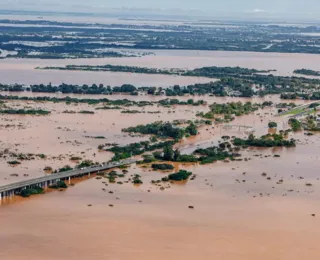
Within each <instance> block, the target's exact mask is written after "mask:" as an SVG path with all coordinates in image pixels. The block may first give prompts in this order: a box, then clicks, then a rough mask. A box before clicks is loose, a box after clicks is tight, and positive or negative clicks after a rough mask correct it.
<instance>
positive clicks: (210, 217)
mask: <svg viewBox="0 0 320 260" xmlns="http://www.w3.org/2000/svg"><path fill="white" fill-rule="evenodd" d="M14 95H16V94H14ZM20 95H29V96H30V95H34V96H37V95H39V94H32V93H24V94H20ZM42 96H43V95H42ZM51 96H53V95H51ZM60 96H61V95H60ZM75 97H79V96H75ZM94 97H96V98H98V97H99V96H94ZM124 97H127V96H111V97H110V98H112V99H118V98H124ZM108 98H109V97H108ZM128 98H130V99H136V100H156V99H158V98H161V97H157V98H150V97H147V96H142V97H141V96H138V97H132V96H128ZM162 98H163V97H162ZM187 98H188V97H183V98H180V99H187ZM200 98H201V99H205V100H206V101H208V103H209V104H211V103H213V102H229V101H238V100H242V101H247V100H245V99H236V98H216V97H205V98H203V97H197V98H195V99H200ZM272 99H273V101H274V102H279V100H278V99H275V98H273V97H266V98H264V99H251V101H252V102H258V103H260V102H263V101H265V100H272ZM6 105H8V106H9V107H15V108H22V107H26V106H29V107H32V108H41V109H47V110H50V111H51V114H50V115H48V116H15V115H2V116H1V117H0V125H1V128H0V150H1V151H3V150H4V149H9V150H10V151H14V152H16V153H19V152H20V153H28V152H30V153H43V154H45V155H47V156H48V158H47V159H39V158H36V159H35V160H31V161H23V162H22V164H21V165H19V166H17V167H11V166H8V164H7V159H5V158H1V159H0V184H3V183H9V182H13V181H17V180H21V179H27V178H30V177H34V176H43V175H44V174H45V173H44V172H43V168H44V167H45V166H51V167H53V168H54V169H56V168H59V167H61V166H63V165H65V164H70V165H74V163H72V162H70V161H69V158H70V156H71V155H76V156H80V157H82V158H86V159H92V160H95V161H99V162H102V161H106V160H108V159H110V158H111V156H112V154H111V153H107V152H100V153H99V152H98V151H97V146H98V145H99V144H101V143H108V142H112V143H113V142H115V143H119V144H127V143H132V142H135V141H138V140H146V137H130V136H128V135H127V134H125V133H122V132H121V129H122V128H125V127H129V126H134V125H138V124H146V123H150V122H154V121H157V120H166V121H172V120H174V119H192V120H194V119H196V113H197V112H198V111H207V110H208V107H207V106H199V107H193V106H176V107H172V108H165V107H157V106H153V107H145V108H130V109H138V110H143V111H160V112H161V113H160V114H147V113H145V114H121V111H118V110H95V108H96V107H97V106H101V104H100V105H87V104H79V105H74V104H70V105H67V104H65V103H50V102H31V101H28V102H21V101H20V102H18V101H8V102H7V103H6ZM64 110H72V111H80V110H91V111H94V112H95V114H94V115H84V114H65V113H62V112H63V111H64ZM270 120H273V121H276V122H278V125H279V130H281V129H286V128H287V127H288V126H287V119H286V118H283V117H276V116H275V109H274V108H266V109H263V110H259V111H256V112H255V113H253V114H252V115H248V116H242V117H238V118H237V119H236V120H235V121H233V122H232V124H235V125H247V126H252V127H253V128H254V129H255V130H256V135H262V134H265V133H267V131H268V129H267V127H266V126H267V124H268V122H269V121H270ZM6 125H7V126H6ZM222 135H235V136H246V135H247V133H245V132H243V130H240V131H239V128H237V127H235V128H233V129H229V130H226V129H223V128H222V127H221V126H215V127H214V128H213V127H212V126H204V127H202V128H201V129H200V135H198V136H197V137H195V138H190V139H187V140H183V141H182V143H181V144H179V147H180V148H181V151H182V152H192V151H193V150H194V149H196V148H197V147H209V146H211V145H216V144H217V142H218V140H219V139H220V138H221V136H222ZM86 136H104V137H105V138H106V139H102V140H100V139H93V138H87V137H86ZM290 137H294V138H296V139H298V140H299V141H298V144H297V147H295V148H290V149H287V148H283V149H272V148H270V149H249V150H246V151H244V152H243V158H251V160H249V161H247V162H246V161H237V162H230V163H225V162H219V163H214V164H210V165H206V166H200V165H194V164H185V165H184V164H175V166H176V169H187V170H189V171H192V172H193V173H194V174H196V178H195V180H190V181H188V182H187V183H184V184H171V183H169V184H164V185H162V187H163V188H161V187H160V186H156V185H153V184H151V181H152V180H158V179H160V178H161V177H163V176H164V175H165V174H164V173H161V172H155V171H151V170H150V168H149V167H147V168H142V167H141V166H137V165H131V166H130V168H129V169H128V171H129V173H128V174H127V176H126V177H125V178H124V179H123V184H122V185H120V184H108V185H107V186H106V183H104V182H105V181H106V182H108V181H107V179H104V178H102V179H96V177H95V176H93V177H92V178H90V179H83V180H77V181H74V182H75V185H74V186H71V187H69V188H68V189H67V190H65V191H63V192H60V191H50V192H47V193H46V194H44V195H39V196H33V197H31V198H28V199H22V198H18V197H16V198H14V199H11V200H6V201H2V205H1V207H0V223H1V224H0V227H1V232H0V242H1V243H0V258H1V259H6V260H20V259H21V260H22V259H23V260H24V259H39V260H40V259H46V260H51V259H70V260H79V259H80V260H82V259H83V260H87V259H94V260H99V259H120V260H123V259H124V260H126V259H132V260H138V259H155V260H158V259H159V260H160V259H170V260H171V259H172V260H176V259H185V260H189V259H190V260H191V259H195V258H199V259H208V260H209V259H210V260H211V259H225V260H234V259H237V260H256V259H260V260H270V259H281V260H301V259H308V260H310V259H311V260H316V259H317V260H318V259H319V258H320V251H319V249H318V241H319V239H320V209H319V206H318V204H319V203H318V201H319V199H320V189H319V185H320V180H319V178H320V176H319V173H320V172H319V166H320V157H319V146H320V137H319V135H314V136H305V135H304V134H303V133H297V134H290ZM94 154H96V155H95V156H94ZM275 154H277V155H280V157H277V158H276V157H274V155H275ZM59 156H61V158H60V159H59V158H54V157H59ZM117 171H118V172H119V171H120V170H117ZM15 173H16V174H18V176H11V175H12V174H15ZM262 173H265V174H266V176H264V175H265V174H263V175H262ZM24 174H28V175H29V176H24ZM132 174H140V175H141V179H142V180H143V184H142V185H140V186H134V185H133V184H131V182H130V181H129V182H128V183H126V181H128V179H129V178H130V176H131V175H132ZM280 180H282V181H281V182H280ZM306 183H310V184H312V185H311V186H307V185H306ZM89 205H91V206H89ZM189 206H193V207H194V208H193V209H192V208H189ZM312 214H315V215H314V216H312Z"/></svg>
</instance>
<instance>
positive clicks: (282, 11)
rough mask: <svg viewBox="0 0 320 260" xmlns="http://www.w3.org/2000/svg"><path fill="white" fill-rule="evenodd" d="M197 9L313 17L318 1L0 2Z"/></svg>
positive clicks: (5, 2) (10, 3)
mask: <svg viewBox="0 0 320 260" xmlns="http://www.w3.org/2000/svg"><path fill="white" fill-rule="evenodd" d="M122 7H126V8H146V9H182V10H188V9H197V10H203V11H204V12H205V13H210V12H211V13H219V12H223V13H228V12H229V13H259V14H268V13H269V14H270V13H271V14H277V15H285V16H286V15H290V16H292V17H294V16H295V15H299V16H302V15H303V16H304V17H308V16H315V15H318V13H320V0H303V1H302V0H158V1H154V0H0V9H5V10H9V9H15V10H45V11H70V12H72V11H75V12H77V11H88V12H90V11H100V12H103V11H107V10H108V9H112V8H122Z"/></svg>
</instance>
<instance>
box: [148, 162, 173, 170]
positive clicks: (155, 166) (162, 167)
mask: <svg viewBox="0 0 320 260" xmlns="http://www.w3.org/2000/svg"><path fill="white" fill-rule="evenodd" d="M151 167H152V169H154V170H163V171H165V170H173V169H174V167H173V165H171V164H156V163H154V164H152V165H151Z"/></svg>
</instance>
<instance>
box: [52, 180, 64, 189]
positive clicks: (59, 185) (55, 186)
mask: <svg viewBox="0 0 320 260" xmlns="http://www.w3.org/2000/svg"><path fill="white" fill-rule="evenodd" d="M49 188H50V189H66V188H68V185H67V184H65V182H64V181H57V182H56V183H54V184H52V185H50V186H49Z"/></svg>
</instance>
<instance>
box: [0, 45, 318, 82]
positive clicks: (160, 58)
mask: <svg viewBox="0 0 320 260" xmlns="http://www.w3.org/2000/svg"><path fill="white" fill-rule="evenodd" d="M139 51H143V50H139ZM153 52H154V53H155V54H156V55H155V56H143V57H130V58H99V59H76V60H74V59H64V60H39V59H5V60H0V77H1V78H2V80H1V83H3V84H13V83H20V84H39V83H43V84H48V83H50V82H51V83H52V84H61V83H69V84H93V83H96V84H99V83H103V84H106V85H111V86H118V85H122V84H133V85H136V86H157V87H168V86H172V85H175V84H179V85H188V84H194V83H207V82H210V81H214V80H213V79H208V78H204V77H181V76H169V75H149V74H134V73H121V72H89V71H57V70H35V68H36V67H46V66H50V67H58V66H65V65H106V64H112V65H128V66H140V67H150V68H182V69H194V68H199V67H205V66H222V67H223V66H233V67H234V66H240V67H244V68H250V69H251V68H255V69H259V70H269V69H275V70H277V71H276V72H273V74H275V75H279V76H292V75H293V71H294V70H295V69H300V68H306V69H312V70H316V71H318V70H320V67H319V65H318V64H319V63H320V55H316V54H283V53H250V52H214V51H179V50H163V51H162V50H156V51H153ZM262 61H263V62H262Z"/></svg>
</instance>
